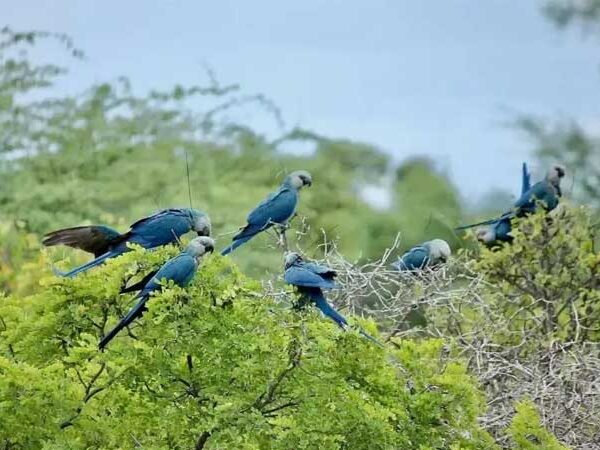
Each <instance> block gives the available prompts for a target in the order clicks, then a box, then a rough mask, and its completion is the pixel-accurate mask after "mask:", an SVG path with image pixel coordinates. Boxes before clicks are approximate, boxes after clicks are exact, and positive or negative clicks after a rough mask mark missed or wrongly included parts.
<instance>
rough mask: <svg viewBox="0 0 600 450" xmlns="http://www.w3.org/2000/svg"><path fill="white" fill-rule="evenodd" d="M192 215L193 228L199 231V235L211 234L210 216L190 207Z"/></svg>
mask: <svg viewBox="0 0 600 450" xmlns="http://www.w3.org/2000/svg"><path fill="white" fill-rule="evenodd" d="M190 214H191V216H192V230H194V231H195V232H196V233H198V236H210V232H211V223H210V217H208V215H206V214H204V213H203V212H202V211H198V210H197V209H193V208H192V209H190Z"/></svg>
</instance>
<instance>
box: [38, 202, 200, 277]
mask: <svg viewBox="0 0 600 450" xmlns="http://www.w3.org/2000/svg"><path fill="white" fill-rule="evenodd" d="M192 230H193V231H195V232H196V233H198V236H210V219H209V217H208V216H207V215H206V214H204V213H203V212H200V211H198V210H197V209H192V208H182V209H175V208H171V209H165V210H162V211H159V212H157V213H156V214H153V215H151V216H149V217H145V218H143V219H140V220H138V221H137V222H135V223H134V224H133V225H131V228H130V229H129V231H128V232H126V233H123V234H121V233H119V232H118V231H116V230H113V229H112V228H109V227H107V226H104V225H90V226H82V227H74V228H65V229H62V230H57V231H53V232H52V233H48V234H47V235H46V236H44V240H43V241H42V243H43V244H44V245H46V246H53V245H60V244H63V245H68V246H69V247H73V248H79V249H81V250H84V251H86V252H89V253H93V254H94V256H95V259H93V260H92V261H89V262H88V263H86V264H83V265H82V266H79V267H76V268H75V269H72V270H71V271H69V272H66V273H60V272H59V275H62V276H65V277H74V276H75V275H77V274H79V273H81V272H85V271H86V270H88V269H91V268H92V267H96V266H98V265H100V264H102V263H103V262H104V261H106V260H107V259H110V258H114V257H116V256H119V255H122V254H123V253H125V252H127V251H129V248H128V247H127V243H132V244H137V245H140V246H142V247H144V248H148V249H150V248H155V247H159V246H161V245H167V244H170V243H172V242H176V241H178V240H179V238H180V237H181V236H182V235H184V234H186V233H187V232H189V231H192Z"/></svg>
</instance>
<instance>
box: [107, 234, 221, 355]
mask: <svg viewBox="0 0 600 450" xmlns="http://www.w3.org/2000/svg"><path fill="white" fill-rule="evenodd" d="M214 248H215V241H214V240H213V239H212V238H209V237H206V236H202V237H197V238H194V239H192V240H191V242H190V243H189V244H188V246H187V247H186V248H185V250H183V251H182V252H181V253H180V254H179V255H177V256H175V257H174V258H171V259H170V260H168V261H167V262H166V263H165V264H164V265H163V266H162V267H161V268H160V269H159V270H158V271H157V272H156V273H153V274H152V275H153V276H152V277H150V279H149V280H148V281H147V282H146V283H145V285H144V286H143V288H142V290H141V291H140V293H139V294H137V295H136V297H135V298H137V299H139V300H138V302H137V303H136V305H135V306H134V307H133V308H132V309H131V310H130V311H129V312H128V313H127V315H126V316H125V317H124V318H123V319H122V320H121V321H120V322H119V323H118V324H117V326H116V327H115V328H113V329H112V330H111V331H110V332H109V333H108V334H107V335H106V336H104V338H102V340H101V341H100V344H99V348H100V349H104V347H106V346H107V345H108V343H109V342H110V341H111V340H112V339H113V338H114V337H115V336H116V335H117V334H118V333H119V331H121V330H122V329H123V328H125V327H126V326H128V325H129V324H130V323H131V322H133V321H134V320H135V319H136V318H138V317H141V315H142V314H143V313H144V311H145V310H146V302H147V301H148V299H149V298H150V295H151V294H152V293H153V292H155V291H157V290H159V289H160V288H161V287H162V286H164V285H165V284H166V283H165V282H169V281H173V283H175V284H176V285H177V286H180V287H186V286H187V285H188V284H189V283H190V281H192V279H193V278H194V275H195V274H196V270H197V269H198V264H199V260H200V258H202V256H204V255H205V254H206V253H208V252H212V251H213V250H214Z"/></svg>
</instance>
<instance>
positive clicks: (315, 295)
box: [284, 252, 383, 347]
mask: <svg viewBox="0 0 600 450" xmlns="http://www.w3.org/2000/svg"><path fill="white" fill-rule="evenodd" d="M336 275H337V274H336V272H335V270H333V269H331V268H329V267H325V266H320V265H318V264H315V263H312V262H306V261H304V260H303V259H302V257H301V256H300V255H299V254H298V253H294V252H291V253H288V254H287V255H286V256H285V274H284V280H285V281H286V283H288V284H291V285H292V286H295V287H296V288H297V289H298V292H299V293H300V294H301V295H302V296H303V297H304V298H305V299H308V300H309V301H311V302H312V303H314V305H315V306H316V307H317V308H318V309H319V310H320V311H321V312H322V313H323V315H325V316H327V317H329V318H330V319H331V320H333V321H334V322H335V323H336V324H337V325H338V326H339V327H340V328H341V329H342V330H347V328H348V327H349V325H348V321H347V320H346V318H345V317H344V316H342V315H341V314H340V313H339V312H337V311H336V310H335V308H333V307H332V306H331V305H330V304H329V302H328V301H327V299H326V298H325V295H324V294H323V289H335V288H337V287H338V286H337V284H336V283H335V281H334V278H335V277H336ZM359 332H360V334H361V335H363V336H364V337H366V338H367V339H369V340H370V341H372V342H374V343H375V344H377V345H379V346H380V347H383V345H382V344H381V343H380V342H379V341H377V339H375V338H374V337H372V336H370V335H368V334H367V333H365V332H364V331H362V330H359Z"/></svg>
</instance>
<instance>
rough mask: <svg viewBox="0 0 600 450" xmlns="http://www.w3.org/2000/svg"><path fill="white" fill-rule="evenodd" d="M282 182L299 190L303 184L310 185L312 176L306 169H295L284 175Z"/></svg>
mask: <svg viewBox="0 0 600 450" xmlns="http://www.w3.org/2000/svg"><path fill="white" fill-rule="evenodd" d="M283 183H284V184H287V185H288V186H291V187H293V188H294V189H296V190H298V191H299V190H300V189H302V188H303V187H304V186H312V176H311V174H310V173H308V172H307V171H306V170H296V171H294V172H292V173H290V174H289V175H288V176H287V177H285V180H284V182H283Z"/></svg>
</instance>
